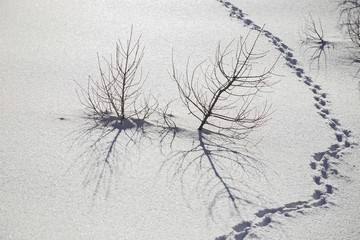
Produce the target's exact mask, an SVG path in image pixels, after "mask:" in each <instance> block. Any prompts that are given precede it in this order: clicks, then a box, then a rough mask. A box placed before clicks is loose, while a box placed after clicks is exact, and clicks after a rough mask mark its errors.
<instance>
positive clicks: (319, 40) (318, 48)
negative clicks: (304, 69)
mask: <svg viewBox="0 0 360 240" xmlns="http://www.w3.org/2000/svg"><path fill="white" fill-rule="evenodd" d="M300 41H301V45H302V46H306V50H305V51H308V50H312V55H311V57H310V66H311V65H312V64H313V63H314V62H316V64H317V67H318V68H319V67H320V61H321V58H323V59H324V62H325V66H326V65H327V55H326V50H327V49H329V48H330V46H332V47H334V45H333V44H332V43H331V42H329V41H327V40H325V37H324V30H323V27H322V23H321V20H320V19H319V20H318V22H317V23H316V22H315V20H314V19H313V17H312V16H311V14H309V18H306V19H305V27H304V28H303V29H302V33H301V34H300Z"/></svg>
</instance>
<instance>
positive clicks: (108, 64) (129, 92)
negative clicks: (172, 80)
mask: <svg viewBox="0 0 360 240" xmlns="http://www.w3.org/2000/svg"><path fill="white" fill-rule="evenodd" d="M143 56H144V47H141V45H140V37H138V38H137V39H134V37H133V29H132V28H131V32H130V36H129V38H128V39H127V41H126V43H125V44H123V43H122V42H121V41H119V42H118V43H117V44H116V51H115V59H113V57H111V58H110V60H107V59H105V58H102V59H100V57H99V55H98V67H99V73H100V77H99V78H96V79H94V78H92V77H91V76H89V79H88V84H87V86H86V87H83V86H81V85H80V84H78V85H79V86H80V90H79V91H78V96H79V99H80V101H81V103H82V104H83V105H84V106H85V108H86V110H87V111H88V112H90V113H92V114H96V115H98V116H99V117H100V118H103V117H104V116H107V115H111V114H114V115H116V117H117V119H118V120H120V121H122V120H124V119H125V118H127V119H129V118H131V117H135V118H137V119H146V118H148V117H149V115H151V114H152V113H153V112H154V108H156V107H157V102H156V101H155V102H154V103H151V98H150V97H144V94H143V92H142V87H143V84H144V82H145V80H146V77H143V75H142V71H141V69H140V65H141V61H142V59H143ZM103 65H105V67H104V66H103Z"/></svg>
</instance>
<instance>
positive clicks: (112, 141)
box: [72, 115, 153, 199]
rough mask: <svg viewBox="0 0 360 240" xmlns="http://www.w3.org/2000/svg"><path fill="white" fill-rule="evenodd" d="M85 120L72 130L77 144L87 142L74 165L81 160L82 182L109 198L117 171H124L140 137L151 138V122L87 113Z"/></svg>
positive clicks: (98, 194) (95, 192) (94, 191)
mask: <svg viewBox="0 0 360 240" xmlns="http://www.w3.org/2000/svg"><path fill="white" fill-rule="evenodd" d="M84 120H85V123H84V124H83V125H81V126H80V127H79V129H77V130H76V131H75V132H73V133H72V134H74V133H75V134H76V135H77V137H76V138H75V141H74V143H73V144H72V147H73V146H74V145H75V144H80V145H85V146H86V147H85V148H86V150H85V151H84V152H83V153H81V154H80V156H79V157H78V158H77V159H76V160H75V162H74V163H73V165H72V166H74V165H75V164H76V163H77V162H79V161H81V162H80V165H81V171H82V173H83V174H84V180H83V186H84V188H88V189H91V191H92V196H93V198H94V199H95V198H96V197H100V196H104V197H105V198H107V197H108V196H109V194H110V189H111V187H112V184H113V182H114V177H115V176H117V175H118V174H117V173H121V172H122V171H123V170H124V169H125V166H126V164H127V163H129V162H131V156H132V155H133V153H134V150H133V149H134V148H138V146H139V144H140V143H141V141H142V140H143V139H144V138H146V139H150V136H149V134H148V128H149V127H151V126H153V125H152V124H151V123H149V122H147V121H145V120H143V119H136V118H129V119H124V120H119V119H118V118H117V117H115V116H104V117H97V116H95V115H87V116H86V117H85V118H84Z"/></svg>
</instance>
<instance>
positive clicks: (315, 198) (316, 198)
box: [217, 0, 354, 240]
mask: <svg viewBox="0 0 360 240" xmlns="http://www.w3.org/2000/svg"><path fill="white" fill-rule="evenodd" d="M217 1H218V2H220V3H221V4H222V5H223V6H225V7H226V8H228V9H230V16H231V17H232V18H236V19H237V20H239V21H242V22H243V24H244V26H246V27H249V28H250V29H252V30H255V31H259V32H260V31H262V35H263V36H264V37H266V38H268V40H269V42H270V43H272V44H273V45H274V47H275V49H277V50H278V51H279V52H280V53H281V54H282V55H283V57H284V59H285V62H286V65H287V66H288V67H289V68H290V69H291V70H292V72H294V73H295V74H296V76H297V77H298V78H299V80H300V81H302V82H303V83H304V84H305V85H306V86H308V87H309V89H310V90H311V92H312V94H314V96H313V98H314V100H315V103H314V106H315V108H316V109H317V110H318V114H319V115H320V116H321V117H322V118H323V119H324V120H325V121H327V123H328V125H329V127H330V129H331V130H332V131H334V136H335V140H336V142H337V143H336V144H333V145H331V146H330V147H329V148H328V149H327V150H326V151H323V152H317V153H314V154H313V159H314V160H315V162H311V163H310V168H311V169H312V170H314V171H316V172H317V173H316V176H314V177H313V180H314V183H315V184H316V187H317V188H319V187H321V188H322V190H320V189H317V190H315V191H314V193H313V194H312V196H311V199H309V200H307V201H298V202H294V203H288V204H285V205H284V206H282V207H278V208H271V209H263V210H260V211H258V212H257V213H256V214H255V216H256V217H257V220H256V221H254V222H250V221H244V222H242V223H240V224H238V225H236V226H235V227H234V228H233V231H232V232H231V233H230V234H229V235H225V236H222V237H219V238H217V240H225V239H236V240H241V239H244V238H245V237H246V236H247V235H248V234H250V232H251V230H252V229H255V228H258V227H266V226H268V225H269V224H271V222H273V220H272V219H273V218H272V216H273V215H276V214H280V215H284V216H291V214H290V213H292V212H294V213H302V212H303V210H304V209H306V208H312V207H322V206H324V205H326V204H327V198H328V196H329V195H331V194H333V192H334V190H335V189H336V188H334V186H332V185H331V184H329V179H328V178H329V175H338V174H339V173H338V170H337V169H335V168H331V165H332V161H336V160H337V159H338V158H339V157H340V155H341V152H342V151H344V150H345V149H347V148H350V147H352V145H353V144H354V143H352V142H351V141H350V135H351V134H350V133H351V132H350V131H349V130H347V129H344V128H343V127H342V126H341V125H340V123H339V121H338V120H337V119H335V118H331V111H330V110H329V108H328V107H327V108H325V106H326V105H327V103H328V101H327V100H326V99H327V94H326V93H324V92H322V89H321V87H320V86H319V85H317V84H314V83H313V80H312V79H311V77H309V76H307V75H306V74H305V72H304V70H303V69H302V68H301V67H300V66H299V62H298V60H297V59H296V58H295V56H294V53H293V50H292V49H290V48H289V46H288V45H286V44H285V43H284V42H283V41H282V40H281V39H280V38H279V37H276V36H274V35H273V34H272V33H271V32H270V31H268V30H265V29H262V28H260V27H259V26H258V25H256V24H255V23H254V22H253V21H252V20H250V19H249V18H246V19H245V18H244V16H245V15H246V14H245V13H244V12H243V11H242V10H241V9H239V8H238V7H236V6H234V5H233V4H232V3H230V2H227V1H224V0H217ZM330 159H331V161H330ZM251 234H253V235H255V234H254V233H251ZM255 237H256V235H255Z"/></svg>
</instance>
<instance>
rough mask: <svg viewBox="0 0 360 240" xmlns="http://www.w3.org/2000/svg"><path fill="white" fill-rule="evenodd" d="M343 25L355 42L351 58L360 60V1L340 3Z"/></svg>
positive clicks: (355, 60)
mask: <svg viewBox="0 0 360 240" xmlns="http://www.w3.org/2000/svg"><path fill="white" fill-rule="evenodd" d="M340 7H341V17H342V27H344V28H345V29H346V33H347V34H348V36H349V38H350V40H351V41H352V43H353V49H352V50H351V60H352V61H353V62H357V63H358V62H360V51H359V49H360V2H359V1H358V0H355V1H348V0H346V1H343V2H342V3H341V4H340Z"/></svg>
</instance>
